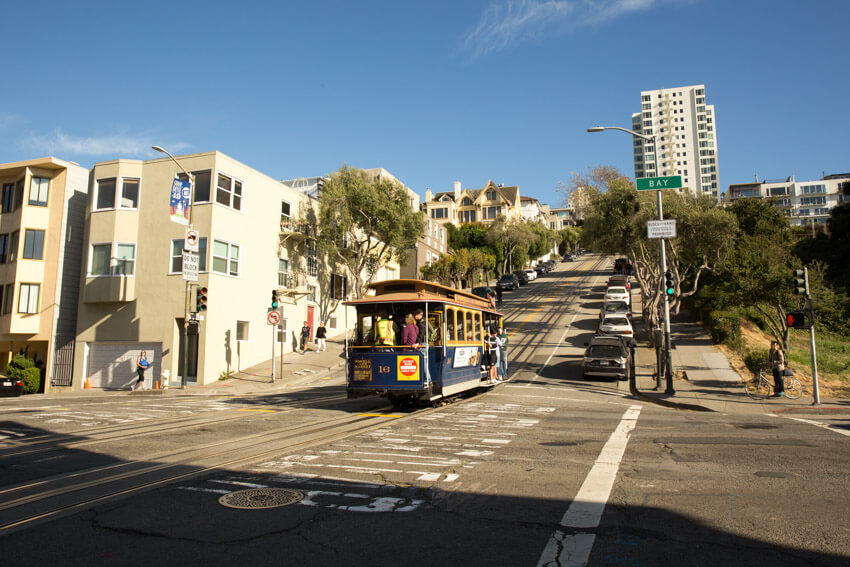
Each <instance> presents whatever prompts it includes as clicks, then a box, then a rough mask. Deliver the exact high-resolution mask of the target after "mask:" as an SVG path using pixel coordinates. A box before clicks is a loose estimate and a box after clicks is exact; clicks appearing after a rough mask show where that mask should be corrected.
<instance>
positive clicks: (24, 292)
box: [18, 283, 41, 313]
mask: <svg viewBox="0 0 850 567" xmlns="http://www.w3.org/2000/svg"><path fill="white" fill-rule="evenodd" d="M40 289H41V284H37V283H22V284H21V291H20V293H19V294H18V313H38V293H39V290H40Z"/></svg>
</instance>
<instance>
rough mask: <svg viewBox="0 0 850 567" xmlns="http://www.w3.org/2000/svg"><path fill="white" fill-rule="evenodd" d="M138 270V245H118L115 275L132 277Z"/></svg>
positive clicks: (116, 248) (116, 247)
mask: <svg viewBox="0 0 850 567" xmlns="http://www.w3.org/2000/svg"><path fill="white" fill-rule="evenodd" d="M135 270H136V245H135V244H116V246H115V267H114V272H113V273H114V275H116V276H132V275H134V274H135Z"/></svg>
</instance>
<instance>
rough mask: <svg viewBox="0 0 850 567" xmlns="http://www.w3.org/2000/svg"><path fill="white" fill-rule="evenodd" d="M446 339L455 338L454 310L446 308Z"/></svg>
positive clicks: (451, 339)
mask: <svg viewBox="0 0 850 567" xmlns="http://www.w3.org/2000/svg"><path fill="white" fill-rule="evenodd" d="M446 340H447V341H454V340H457V339H455V310H454V309H446Z"/></svg>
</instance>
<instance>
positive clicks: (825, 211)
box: [725, 173, 850, 226]
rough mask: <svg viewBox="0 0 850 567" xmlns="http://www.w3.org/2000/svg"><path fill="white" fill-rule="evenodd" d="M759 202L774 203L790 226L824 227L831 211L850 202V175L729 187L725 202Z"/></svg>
mask: <svg viewBox="0 0 850 567" xmlns="http://www.w3.org/2000/svg"><path fill="white" fill-rule="evenodd" d="M746 198H760V199H774V201H773V204H774V205H775V206H776V207H777V208H778V209H779V210H781V211H782V212H783V213H784V214H785V216H786V217H788V221H789V222H790V223H791V226H813V225H826V223H827V221H828V220H829V215H830V211H831V210H832V208H833V207H835V206H837V205H838V204H840V203H843V202H845V201H850V173H841V174H836V175H826V176H824V177H823V178H822V179H817V180H815V181H797V180H796V179H795V178H794V176H793V175H792V176H791V177H786V178H785V179H766V180H764V181H759V180H758V179H756V181H753V182H750V183H736V184H734V185H730V186H729V190H728V191H727V192H726V196H725V200H726V201H736V200H738V199H746Z"/></svg>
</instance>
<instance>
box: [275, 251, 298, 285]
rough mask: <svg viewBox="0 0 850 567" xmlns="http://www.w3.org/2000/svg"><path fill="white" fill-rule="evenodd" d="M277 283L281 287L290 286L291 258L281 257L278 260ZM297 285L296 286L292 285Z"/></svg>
mask: <svg viewBox="0 0 850 567" xmlns="http://www.w3.org/2000/svg"><path fill="white" fill-rule="evenodd" d="M277 285H278V286H280V287H290V286H289V260H284V259H283V258H279V259H278V261H277ZM292 287H295V286H292Z"/></svg>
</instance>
